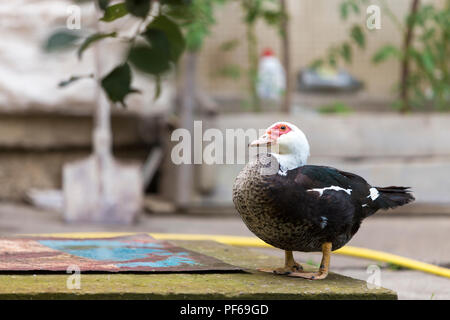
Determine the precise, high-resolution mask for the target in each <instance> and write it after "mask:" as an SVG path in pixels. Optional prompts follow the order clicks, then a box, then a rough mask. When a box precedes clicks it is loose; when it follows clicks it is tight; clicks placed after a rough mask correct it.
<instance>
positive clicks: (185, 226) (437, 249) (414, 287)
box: [0, 203, 450, 300]
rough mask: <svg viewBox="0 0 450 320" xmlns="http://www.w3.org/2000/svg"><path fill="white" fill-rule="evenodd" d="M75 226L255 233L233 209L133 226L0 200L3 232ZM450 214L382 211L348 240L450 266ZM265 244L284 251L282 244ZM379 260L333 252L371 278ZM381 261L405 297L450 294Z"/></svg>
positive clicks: (448, 287) (431, 279)
mask: <svg viewBox="0 0 450 320" xmlns="http://www.w3.org/2000/svg"><path fill="white" fill-rule="evenodd" d="M76 231H129V232H170V233H202V234H227V235H244V236H250V235H252V234H251V233H250V231H248V230H247V228H246V227H245V225H244V224H243V223H242V221H241V220H240V219H239V217H237V216H234V215H226V216H223V215H214V214H211V215H206V214H205V215H195V216H192V215H181V214H178V215H175V214H166V215H162V214H159V215H150V214H143V215H142V216H141V217H140V220H139V222H138V223H137V224H135V225H132V226H105V225H83V224H76V225H67V224H65V223H64V222H63V221H62V219H61V217H60V215H59V214H58V213H54V212H49V211H43V210H37V209H34V208H32V207H29V206H25V205H20V204H15V203H1V204H0V236H8V235H14V234H24V233H50V232H76ZM449 240H450V216H449V217H446V216H440V217H439V216H433V217H412V216H405V217H399V216H389V215H388V214H379V215H378V216H376V217H372V218H369V219H367V220H366V221H365V222H364V223H363V225H362V227H361V229H360V231H359V232H358V233H357V234H356V235H355V237H354V238H353V239H352V240H351V242H350V243H349V245H353V246H358V247H364V248H371V249H376V250H382V251H386V252H389V253H394V254H398V255H402V256H405V257H409V258H414V259H417V260H421V261H425V262H430V263H434V264H438V265H441V266H446V267H450V241H449ZM254 250H263V251H264V252H266V253H268V254H273V255H276V256H282V255H283V253H282V252H281V250H275V249H254ZM295 256H296V259H297V260H299V261H301V262H309V263H318V262H320V254H315V253H309V254H306V253H296V254H295ZM374 264H375V265H377V264H378V263H377V262H374V261H370V260H364V259H356V258H349V257H344V256H339V255H334V256H333V257H332V260H331V268H332V270H333V271H335V272H337V273H341V274H344V275H348V276H352V277H355V278H358V279H362V280H367V279H368V277H369V276H370V274H369V273H368V272H367V267H368V266H369V265H374ZM380 265H381V267H382V268H381V273H380V282H381V286H383V287H386V288H389V289H393V290H395V291H396V292H397V293H398V295H399V298H400V299H426V300H428V299H433V300H434V299H450V279H446V278H443V277H438V276H434V275H430V274H425V273H422V272H416V271H410V270H395V268H393V267H389V266H386V265H385V264H380Z"/></svg>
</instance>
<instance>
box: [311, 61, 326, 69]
mask: <svg viewBox="0 0 450 320" xmlns="http://www.w3.org/2000/svg"><path fill="white" fill-rule="evenodd" d="M323 64H324V62H323V60H322V59H316V60H314V61H313V62H312V63H311V64H310V66H309V67H310V68H311V69H314V70H316V69H318V68H320V67H321V66H322V65H323Z"/></svg>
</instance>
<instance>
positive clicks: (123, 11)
mask: <svg viewBox="0 0 450 320" xmlns="http://www.w3.org/2000/svg"><path fill="white" fill-rule="evenodd" d="M127 14H128V10H127V8H126V7H125V3H124V2H119V3H117V4H114V5H112V6H109V7H107V8H106V10H105V14H104V15H103V18H101V19H100V21H104V22H111V21H114V20H117V19H119V18H122V17H123V16H126V15H127Z"/></svg>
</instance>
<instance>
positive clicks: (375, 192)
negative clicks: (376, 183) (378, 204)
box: [367, 188, 380, 201]
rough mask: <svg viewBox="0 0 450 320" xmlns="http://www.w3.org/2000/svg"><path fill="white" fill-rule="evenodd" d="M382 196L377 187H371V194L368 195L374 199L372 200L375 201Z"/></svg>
mask: <svg viewBox="0 0 450 320" xmlns="http://www.w3.org/2000/svg"><path fill="white" fill-rule="evenodd" d="M379 196H380V192H378V190H377V188H370V194H369V195H368V196H367V198H370V199H372V201H375V200H376V199H377V198H378V197H379Z"/></svg>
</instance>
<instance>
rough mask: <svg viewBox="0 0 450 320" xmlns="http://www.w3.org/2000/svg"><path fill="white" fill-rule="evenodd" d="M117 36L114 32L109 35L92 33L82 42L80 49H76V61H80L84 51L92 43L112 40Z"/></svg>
mask: <svg viewBox="0 0 450 320" xmlns="http://www.w3.org/2000/svg"><path fill="white" fill-rule="evenodd" d="M116 36H117V33H116V32H111V33H94V34H92V35H90V36H89V37H87V38H86V40H84V42H83V43H82V44H81V46H80V48H79V49H78V59H81V57H82V55H83V52H84V50H86V49H87V48H88V47H89V46H90V45H91V44H92V43H94V42H96V41H99V40H101V39H105V38H114V37H116Z"/></svg>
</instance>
